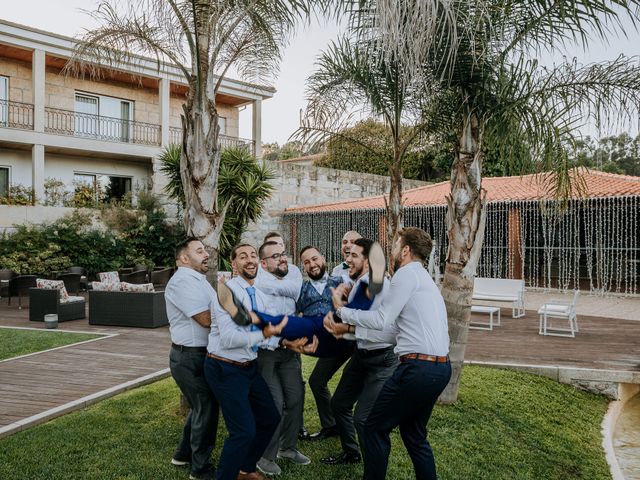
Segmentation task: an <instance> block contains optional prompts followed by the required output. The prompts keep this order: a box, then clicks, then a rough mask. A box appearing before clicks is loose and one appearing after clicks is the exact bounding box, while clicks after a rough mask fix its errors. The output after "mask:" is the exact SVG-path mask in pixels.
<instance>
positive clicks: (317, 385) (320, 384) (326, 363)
mask: <svg viewBox="0 0 640 480" xmlns="http://www.w3.org/2000/svg"><path fill="white" fill-rule="evenodd" d="M351 353H352V351H351V350H345V351H344V352H341V353H339V354H338V355H336V356H334V357H322V358H319V359H318V361H317V362H316V366H315V367H313V371H312V372H311V375H310V376H309V387H311V391H312V392H313V398H314V399H315V401H316V407H317V409H318V417H320V425H321V426H322V428H331V427H335V425H336V419H335V418H334V416H333V411H332V410H331V392H330V391H329V387H328V386H327V384H328V383H329V380H331V378H332V377H333V376H334V375H335V373H336V372H337V371H338V370H339V369H340V367H341V366H342V365H343V364H344V363H345V362H346V361H347V360H349V357H351Z"/></svg>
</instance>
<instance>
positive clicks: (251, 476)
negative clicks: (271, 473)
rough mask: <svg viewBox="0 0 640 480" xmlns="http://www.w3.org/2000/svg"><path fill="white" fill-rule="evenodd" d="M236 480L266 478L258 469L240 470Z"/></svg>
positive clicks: (259, 479) (263, 479) (262, 479)
mask: <svg viewBox="0 0 640 480" xmlns="http://www.w3.org/2000/svg"><path fill="white" fill-rule="evenodd" d="M238 480H267V478H266V477H265V476H264V475H263V474H261V473H260V472H258V471H255V472H250V473H247V472H240V473H239V474H238Z"/></svg>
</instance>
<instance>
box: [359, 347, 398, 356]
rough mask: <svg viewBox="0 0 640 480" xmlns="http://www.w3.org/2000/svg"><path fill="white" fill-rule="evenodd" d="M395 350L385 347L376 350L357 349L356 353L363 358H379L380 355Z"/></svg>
mask: <svg viewBox="0 0 640 480" xmlns="http://www.w3.org/2000/svg"><path fill="white" fill-rule="evenodd" d="M391 350H393V347H385V348H376V349H375V350H367V349H366V348H356V352H358V355H360V356H361V357H367V358H368V357H377V356H378V355H382V354H383V353H387V352H389V351H391Z"/></svg>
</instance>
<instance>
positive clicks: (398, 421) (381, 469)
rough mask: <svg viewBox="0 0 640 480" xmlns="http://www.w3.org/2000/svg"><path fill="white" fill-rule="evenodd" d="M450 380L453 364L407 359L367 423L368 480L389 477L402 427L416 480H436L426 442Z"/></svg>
mask: <svg viewBox="0 0 640 480" xmlns="http://www.w3.org/2000/svg"><path fill="white" fill-rule="evenodd" d="M450 378H451V364H450V363H449V362H448V361H447V362H441V363H434V362H427V361H423V360H408V361H406V362H402V363H401V364H400V365H399V366H398V368H396V370H395V372H393V375H392V376H391V377H390V378H389V379H388V380H387V381H386V382H385V384H384V386H383V387H382V390H380V394H379V395H378V398H377V399H376V402H375V404H374V406H373V409H372V410H371V413H370V414H369V417H368V418H367V421H366V422H365V426H364V435H362V438H361V440H362V441H363V442H364V445H363V450H364V476H363V479H365V480H383V479H384V478H385V477H386V474H387V465H388V462H389V452H390V450H391V441H390V440H389V434H390V433H391V430H393V429H394V428H395V427H396V426H399V427H400V436H401V437H402V442H403V443H404V446H405V447H406V449H407V452H408V453H409V457H411V461H412V463H413V468H414V471H415V474H416V479H417V480H437V476H436V464H435V462H434V460H433V452H432V450H431V446H430V445H429V442H428V441H427V422H428V421H429V418H430V417H431V412H432V411H433V406H434V405H435V403H436V400H438V397H439V396H440V394H441V393H442V391H443V390H444V388H445V387H446V386H447V384H448V383H449V379H450Z"/></svg>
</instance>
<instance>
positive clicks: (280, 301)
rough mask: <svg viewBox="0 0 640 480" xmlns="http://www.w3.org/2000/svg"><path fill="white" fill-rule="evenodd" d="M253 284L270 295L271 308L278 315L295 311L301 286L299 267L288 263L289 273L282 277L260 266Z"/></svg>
mask: <svg viewBox="0 0 640 480" xmlns="http://www.w3.org/2000/svg"><path fill="white" fill-rule="evenodd" d="M254 286H255V287H256V288H258V289H260V290H261V291H262V292H263V293H266V294H267V295H270V296H271V299H270V300H273V301H274V302H275V306H274V307H273V308H274V310H275V311H277V312H278V313H277V314H278V315H291V314H295V313H296V301H297V300H298V297H299V296H300V289H301V288H302V273H300V269H299V268H298V267H296V266H295V265H293V264H291V263H290V264H289V273H287V274H286V275H285V276H284V277H283V278H280V277H277V276H275V275H274V274H272V273H269V272H267V271H266V270H265V269H263V268H262V266H260V267H259V268H258V274H257V275H256V279H255V282H254ZM265 313H269V312H265ZM271 315H276V314H271Z"/></svg>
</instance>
